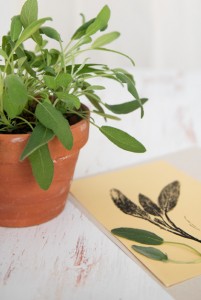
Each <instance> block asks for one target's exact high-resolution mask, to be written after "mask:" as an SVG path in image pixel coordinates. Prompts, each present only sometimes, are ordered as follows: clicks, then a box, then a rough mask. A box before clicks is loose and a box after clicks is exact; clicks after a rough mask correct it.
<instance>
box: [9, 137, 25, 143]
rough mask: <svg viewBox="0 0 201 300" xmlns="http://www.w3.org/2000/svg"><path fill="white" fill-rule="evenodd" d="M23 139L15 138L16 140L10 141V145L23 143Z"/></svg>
mask: <svg viewBox="0 0 201 300" xmlns="http://www.w3.org/2000/svg"><path fill="white" fill-rule="evenodd" d="M24 140H25V138H22V137H17V138H13V139H12V140H11V143H13V144H15V143H22V142H24Z"/></svg>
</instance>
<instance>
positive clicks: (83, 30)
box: [71, 18, 95, 40]
mask: <svg viewBox="0 0 201 300" xmlns="http://www.w3.org/2000/svg"><path fill="white" fill-rule="evenodd" d="M94 21H95V18H93V19H91V20H89V21H88V22H85V23H84V24H83V25H82V26H80V27H79V28H78V29H77V30H76V31H75V33H74V34H73V36H72V38H71V40H77V39H80V38H81V37H82V36H83V35H85V34H86V31H87V29H88V27H89V26H90V25H91V24H92V23H93V22H94Z"/></svg>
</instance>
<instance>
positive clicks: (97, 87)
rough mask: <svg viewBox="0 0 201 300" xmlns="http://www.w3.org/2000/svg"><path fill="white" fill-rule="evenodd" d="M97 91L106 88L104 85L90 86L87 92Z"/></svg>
mask: <svg viewBox="0 0 201 300" xmlns="http://www.w3.org/2000/svg"><path fill="white" fill-rule="evenodd" d="M96 90H105V87H104V86H102V85H89V86H88V87H87V88H86V89H85V91H96Z"/></svg>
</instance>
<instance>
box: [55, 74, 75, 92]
mask: <svg viewBox="0 0 201 300" xmlns="http://www.w3.org/2000/svg"><path fill="white" fill-rule="evenodd" d="M72 81H73V78H72V76H71V75H70V74H67V73H59V74H58V75H57V77H56V78H55V82H56V88H58V87H64V88H67V87H68V86H69V84H70V83H71V82H72Z"/></svg>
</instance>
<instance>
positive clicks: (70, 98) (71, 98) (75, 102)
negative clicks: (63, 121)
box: [56, 92, 81, 110]
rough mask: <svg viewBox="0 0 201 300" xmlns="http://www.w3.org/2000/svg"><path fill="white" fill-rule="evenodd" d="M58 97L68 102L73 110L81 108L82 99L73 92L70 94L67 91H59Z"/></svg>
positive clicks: (69, 107)
mask: <svg viewBox="0 0 201 300" xmlns="http://www.w3.org/2000/svg"><path fill="white" fill-rule="evenodd" d="M56 95H57V97H58V98H59V100H61V101H62V102H64V103H66V105H67V107H68V109H70V110H73V109H75V108H76V109H79V108H80V105H81V103H80V100H79V98H78V97H76V96H75V95H72V94H68V93H66V92H57V93H56Z"/></svg>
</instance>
